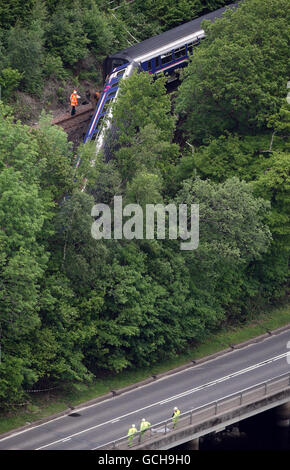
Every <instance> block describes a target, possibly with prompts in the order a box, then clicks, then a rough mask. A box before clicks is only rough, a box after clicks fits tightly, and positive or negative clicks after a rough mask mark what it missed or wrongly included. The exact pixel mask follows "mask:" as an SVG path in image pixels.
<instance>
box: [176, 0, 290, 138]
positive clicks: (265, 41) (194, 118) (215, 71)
mask: <svg viewBox="0 0 290 470" xmlns="http://www.w3.org/2000/svg"><path fill="white" fill-rule="evenodd" d="M287 13H288V4H287V1H282V2H281V1H279V0H270V1H268V0H250V1H249V0H245V1H244V2H241V4H240V5H239V8H238V9H237V10H236V11H232V10H229V11H227V12H226V13H225V14H224V15H223V18H221V19H217V20H216V21H215V22H214V24H208V23H207V22H205V24H204V27H205V30H206V34H207V38H206V41H205V43H204V45H203V46H202V47H199V48H198V50H197V51H196V53H195V56H194V60H192V62H191V64H190V65H189V66H188V69H187V71H186V78H185V80H184V82H183V83H182V85H181V87H180V93H179V97H178V102H177V110H178V111H179V112H180V113H182V114H183V115H184V118H185V123H184V128H185V129H186V133H187V135H188V136H189V138H190V139H193V140H194V139H202V138H205V137H207V136H208V135H219V134H220V133H223V132H224V131H225V130H226V129H227V130H231V131H233V130H234V131H238V132H253V129H255V128H257V129H259V128H263V127H265V125H266V122H267V119H268V118H269V116H270V115H271V114H273V113H275V112H278V111H279V109H280V107H281V104H282V101H283V100H284V99H285V86H286V82H287V60H288V49H289V43H288V41H289V26H288V23H287Z"/></svg>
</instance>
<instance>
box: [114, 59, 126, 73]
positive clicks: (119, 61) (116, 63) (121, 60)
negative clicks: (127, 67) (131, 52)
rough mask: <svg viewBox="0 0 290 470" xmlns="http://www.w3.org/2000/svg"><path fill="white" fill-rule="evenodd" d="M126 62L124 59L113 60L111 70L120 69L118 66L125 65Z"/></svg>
mask: <svg viewBox="0 0 290 470" xmlns="http://www.w3.org/2000/svg"><path fill="white" fill-rule="evenodd" d="M126 62H127V60H124V59H113V60H112V70H113V69H115V68H116V67H120V65H123V64H126Z"/></svg>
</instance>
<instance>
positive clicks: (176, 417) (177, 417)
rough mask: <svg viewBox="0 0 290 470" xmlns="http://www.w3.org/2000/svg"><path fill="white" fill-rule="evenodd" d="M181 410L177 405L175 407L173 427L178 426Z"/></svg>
mask: <svg viewBox="0 0 290 470" xmlns="http://www.w3.org/2000/svg"><path fill="white" fill-rule="evenodd" d="M179 415H180V410H179V409H178V408H177V406H175V407H174V410H173V414H172V422H173V429H174V428H176V426H177V423H178V420H179Z"/></svg>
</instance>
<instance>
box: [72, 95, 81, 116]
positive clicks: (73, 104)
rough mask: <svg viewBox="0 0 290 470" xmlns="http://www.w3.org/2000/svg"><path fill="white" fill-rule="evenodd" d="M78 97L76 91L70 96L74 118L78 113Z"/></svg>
mask: <svg viewBox="0 0 290 470" xmlns="http://www.w3.org/2000/svg"><path fill="white" fill-rule="evenodd" d="M78 98H80V96H79V95H78V92H77V90H74V91H73V92H72V94H71V96H70V104H71V115H72V116H73V115H74V114H75V113H76V106H77V105H78Z"/></svg>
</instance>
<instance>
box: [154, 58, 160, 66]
mask: <svg viewBox="0 0 290 470" xmlns="http://www.w3.org/2000/svg"><path fill="white" fill-rule="evenodd" d="M154 60H155V68H157V67H159V57H155V59H154Z"/></svg>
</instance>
